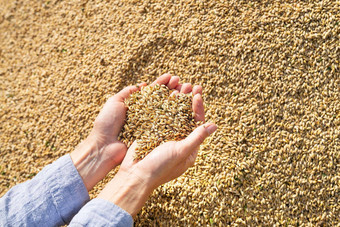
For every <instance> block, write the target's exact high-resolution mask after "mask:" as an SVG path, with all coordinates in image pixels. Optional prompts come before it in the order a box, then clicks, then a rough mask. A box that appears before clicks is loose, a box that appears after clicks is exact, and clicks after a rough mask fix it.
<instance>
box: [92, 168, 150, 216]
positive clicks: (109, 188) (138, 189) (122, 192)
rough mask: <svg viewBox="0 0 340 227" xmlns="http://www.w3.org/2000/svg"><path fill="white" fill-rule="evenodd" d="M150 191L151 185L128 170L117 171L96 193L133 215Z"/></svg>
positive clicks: (142, 204)
mask: <svg viewBox="0 0 340 227" xmlns="http://www.w3.org/2000/svg"><path fill="white" fill-rule="evenodd" d="M152 191H153V187H151V186H150V185H148V184H147V182H145V181H144V180H142V179H141V178H139V177H137V176H135V175H133V174H132V173H130V172H124V171H119V172H118V173H117V174H116V176H115V177H114V178H113V179H112V180H111V181H110V182H109V183H108V184H107V185H106V187H105V188H104V189H103V191H102V192H101V193H100V194H99V195H98V198H101V199H105V200H108V201H110V202H112V203H114V204H115V205H117V206H119V207H120V208H122V209H124V210H125V211H126V212H128V213H129V214H130V215H131V216H132V217H135V216H136V215H137V213H138V212H139V211H140V210H141V209H142V207H143V206H144V204H145V202H146V201H147V200H148V198H149V196H150V194H151V193H152Z"/></svg>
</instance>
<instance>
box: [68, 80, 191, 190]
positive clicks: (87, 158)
mask: <svg viewBox="0 0 340 227" xmlns="http://www.w3.org/2000/svg"><path fill="white" fill-rule="evenodd" d="M178 82H179V77H176V76H174V77H172V76H171V75H169V74H165V75H163V76H161V77H159V78H158V79H157V80H156V81H155V82H154V84H155V83H158V84H166V85H167V86H168V87H170V88H176V87H177V88H182V87H183V88H185V87H186V85H185V86H182V85H180V84H179V83H178ZM145 85H146V83H141V84H139V86H129V87H126V88H124V89H123V90H121V91H120V92H119V93H117V94H116V95H114V96H112V97H110V98H109V99H108V101H107V102H106V103H105V105H104V107H103V109H102V110H101V111H100V113H99V115H98V117H97V118H96V120H95V122H94V127H93V129H92V131H91V133H90V135H89V136H88V137H87V138H86V139H85V140H84V141H83V142H81V143H80V144H79V145H78V147H77V148H76V149H75V150H74V151H73V152H72V153H71V159H72V161H73V163H74V165H75V166H76V168H77V170H78V172H79V174H80V176H81V177H82V179H83V182H84V184H85V186H86V188H87V190H88V191H90V190H91V189H92V188H93V187H94V186H95V185H96V184H97V183H98V182H99V181H100V180H102V179H103V178H104V177H105V176H106V175H107V173H108V172H109V171H110V170H111V169H113V168H114V167H116V166H117V165H119V164H120V163H121V162H122V160H123V158H124V157H125V154H126V150H127V147H126V145H125V144H124V143H122V142H120V141H119V140H118V135H119V133H120V131H121V129H122V127H123V125H124V120H125V117H126V110H127V107H126V106H125V104H124V100H125V99H126V98H128V97H129V96H130V95H131V94H132V93H134V92H136V91H138V90H139V89H140V87H141V86H145Z"/></svg>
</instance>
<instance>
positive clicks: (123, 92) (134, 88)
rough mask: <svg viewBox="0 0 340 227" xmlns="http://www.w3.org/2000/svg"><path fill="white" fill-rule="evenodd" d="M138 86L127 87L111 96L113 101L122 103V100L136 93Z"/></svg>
mask: <svg viewBox="0 0 340 227" xmlns="http://www.w3.org/2000/svg"><path fill="white" fill-rule="evenodd" d="M139 89H140V88H139V87H138V86H128V87H126V88H124V89H123V90H121V91H120V92H118V93H117V94H115V95H114V96H113V99H114V100H117V101H121V102H123V101H124V99H126V98H128V97H129V96H130V95H131V94H132V93H134V92H136V91H138V90H139Z"/></svg>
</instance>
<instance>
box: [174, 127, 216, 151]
mask: <svg viewBox="0 0 340 227" xmlns="http://www.w3.org/2000/svg"><path fill="white" fill-rule="evenodd" d="M216 129H217V126H216V125H215V124H214V123H205V124H204V125H201V126H199V127H197V128H196V129H195V130H194V131H193V132H192V133H190V135H189V136H188V137H187V138H185V139H184V140H181V141H180V142H178V146H179V149H178V150H179V151H181V155H182V154H183V155H184V156H185V157H186V156H188V155H190V154H191V153H192V151H194V150H195V149H196V148H197V147H199V145H201V143H203V141H204V140H205V138H207V137H208V136H210V135H211V134H212V133H213V132H215V131H216Z"/></svg>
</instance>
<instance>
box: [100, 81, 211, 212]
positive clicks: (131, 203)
mask: <svg viewBox="0 0 340 227" xmlns="http://www.w3.org/2000/svg"><path fill="white" fill-rule="evenodd" d="M176 90H177V92H182V93H189V92H191V91H192V92H193V95H194V97H193V111H194V113H195V120H196V121H204V108H203V100H202V96H201V92H202V88H201V86H195V87H194V88H193V89H192V87H191V85H190V84H183V85H177V87H176ZM216 129H217V126H216V125H214V124H212V123H206V124H204V125H202V126H200V127H198V128H196V129H195V130H194V131H193V132H192V133H191V134H190V135H189V136H188V137H187V138H186V139H184V140H182V141H178V142H175V141H171V142H167V143H164V144H162V145H160V146H158V147H157V148H155V149H154V150H153V151H152V152H151V153H150V154H148V155H147V156H146V157H145V158H144V159H143V160H141V161H134V154H135V149H136V146H137V144H136V142H135V143H133V145H132V146H131V147H130V149H129V150H128V152H127V155H126V157H125V158H124V160H123V163H122V165H121V167H120V170H119V171H118V173H117V175H116V176H115V177H114V179H113V180H112V181H111V182H110V183H109V184H108V185H107V186H106V187H105V188H104V190H103V191H102V192H101V193H100V194H99V195H98V198H102V199H106V200H109V201H111V202H113V203H115V204H116V205H118V206H120V207H121V208H123V209H124V210H126V211H127V212H129V213H130V214H131V215H132V216H135V215H136V214H137V212H138V211H139V210H140V209H141V208H142V206H143V204H144V203H145V202H146V200H147V198H148V196H149V195H150V194H151V192H152V191H153V190H154V189H155V188H157V187H158V186H159V185H161V184H164V183H166V182H168V181H170V180H172V179H175V178H177V177H179V176H180V175H182V174H183V173H184V172H185V171H186V170H187V169H188V168H189V167H190V166H192V165H193V164H194V162H195V160H196V157H197V152H198V148H199V146H200V144H201V143H202V142H203V141H204V139H205V138H206V137H208V136H209V135H210V134H211V133H213V132H214V131H215V130H216Z"/></svg>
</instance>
